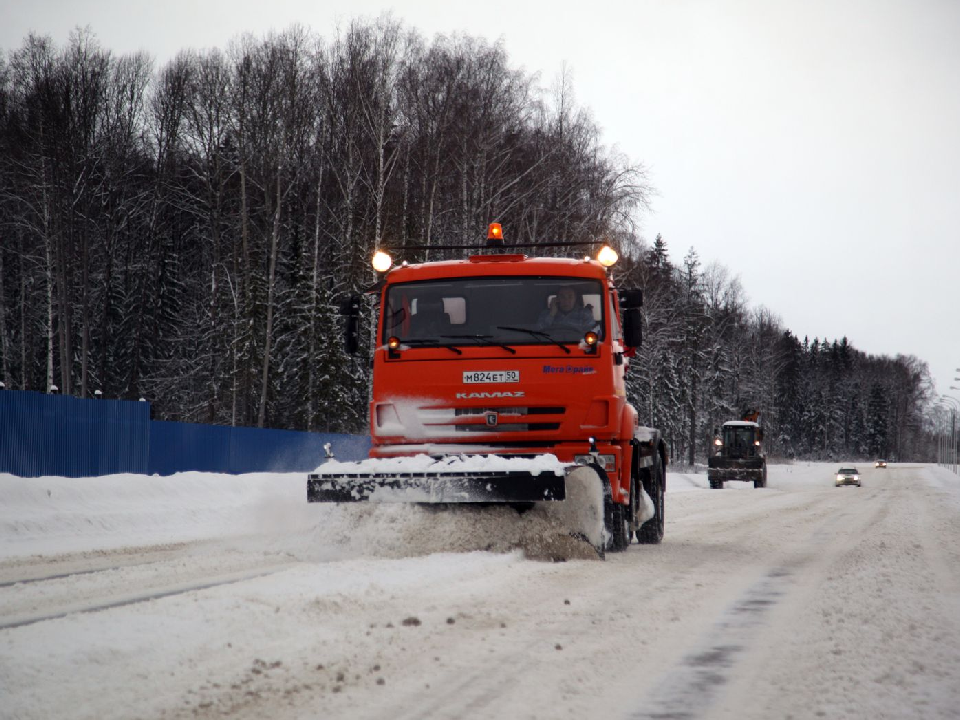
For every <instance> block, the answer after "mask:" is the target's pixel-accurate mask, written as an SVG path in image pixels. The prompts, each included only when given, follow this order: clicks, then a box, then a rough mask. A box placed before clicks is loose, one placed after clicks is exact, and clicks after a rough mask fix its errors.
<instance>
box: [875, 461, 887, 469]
mask: <svg viewBox="0 0 960 720" xmlns="http://www.w3.org/2000/svg"><path fill="white" fill-rule="evenodd" d="M873 466H874V467H878V468H885V467H886V466H887V461H886V460H877V462H875V463H874V464H873Z"/></svg>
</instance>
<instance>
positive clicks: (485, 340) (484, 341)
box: [440, 335, 517, 355]
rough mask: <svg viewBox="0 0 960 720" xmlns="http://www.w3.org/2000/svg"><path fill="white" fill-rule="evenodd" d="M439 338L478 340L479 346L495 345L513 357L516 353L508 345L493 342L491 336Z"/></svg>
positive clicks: (448, 336) (446, 336)
mask: <svg viewBox="0 0 960 720" xmlns="http://www.w3.org/2000/svg"><path fill="white" fill-rule="evenodd" d="M440 337H444V338H450V339H451V340H478V341H479V344H480V345H496V346H497V347H502V348H503V349H504V350H506V351H507V352H510V353H513V354H514V355H516V354H517V351H516V350H514V349H513V348H512V347H510V346H509V345H504V344H503V343H501V342H497V341H496V340H494V339H493V335H441V336H440Z"/></svg>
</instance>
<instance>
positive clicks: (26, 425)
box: [0, 390, 150, 477]
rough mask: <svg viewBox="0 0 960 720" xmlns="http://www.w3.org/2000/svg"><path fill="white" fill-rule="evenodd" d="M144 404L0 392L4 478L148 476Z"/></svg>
mask: <svg viewBox="0 0 960 720" xmlns="http://www.w3.org/2000/svg"><path fill="white" fill-rule="evenodd" d="M149 444H150V407H149V404H148V403H145V402H129V401H123V400H112V401H108V400H81V399H80V398H75V397H70V396H67V395H45V394H43V393H38V392H29V391H27V392H19V391H10V390H4V391H0V472H5V473H10V474H12V475H19V476H21V477H37V476H40V475H62V476H64V477H85V476H93V475H109V474H111V473H119V472H131V473H145V472H147V469H148V465H147V463H148V458H149V455H150V445H149Z"/></svg>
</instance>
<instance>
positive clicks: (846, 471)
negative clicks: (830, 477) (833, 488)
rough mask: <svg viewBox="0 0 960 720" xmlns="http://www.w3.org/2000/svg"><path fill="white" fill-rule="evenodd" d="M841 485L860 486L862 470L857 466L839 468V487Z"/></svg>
mask: <svg viewBox="0 0 960 720" xmlns="http://www.w3.org/2000/svg"><path fill="white" fill-rule="evenodd" d="M841 485H856V486H857V487H860V471H859V470H857V469H856V468H855V467H842V468H840V469H839V470H837V487H840V486H841Z"/></svg>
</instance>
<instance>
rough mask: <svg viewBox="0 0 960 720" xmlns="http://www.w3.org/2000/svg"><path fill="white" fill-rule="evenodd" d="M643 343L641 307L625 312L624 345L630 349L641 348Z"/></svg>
mask: <svg viewBox="0 0 960 720" xmlns="http://www.w3.org/2000/svg"><path fill="white" fill-rule="evenodd" d="M642 342H643V317H642V316H641V315H640V308H639V307H630V308H627V309H626V310H624V311H623V344H624V345H626V346H627V347H630V348H637V347H640V344H641V343H642Z"/></svg>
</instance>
